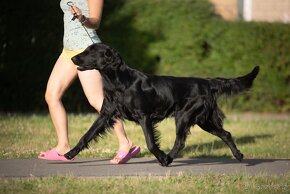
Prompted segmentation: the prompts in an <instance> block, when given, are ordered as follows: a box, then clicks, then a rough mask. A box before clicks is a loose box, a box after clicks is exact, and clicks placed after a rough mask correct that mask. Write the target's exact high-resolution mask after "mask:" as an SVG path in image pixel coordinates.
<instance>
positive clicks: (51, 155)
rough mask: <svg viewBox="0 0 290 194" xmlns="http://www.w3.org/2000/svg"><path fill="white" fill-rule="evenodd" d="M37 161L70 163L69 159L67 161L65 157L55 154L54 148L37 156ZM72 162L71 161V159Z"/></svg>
mask: <svg viewBox="0 0 290 194" xmlns="http://www.w3.org/2000/svg"><path fill="white" fill-rule="evenodd" d="M38 158H39V159H42V160H60V161H71V160H69V159H67V158H66V157H64V156H62V155H59V154H58V153H57V151H56V150H55V148H53V149H51V150H48V151H47V152H41V153H40V154H39V155H38ZM72 160H73V159H72Z"/></svg>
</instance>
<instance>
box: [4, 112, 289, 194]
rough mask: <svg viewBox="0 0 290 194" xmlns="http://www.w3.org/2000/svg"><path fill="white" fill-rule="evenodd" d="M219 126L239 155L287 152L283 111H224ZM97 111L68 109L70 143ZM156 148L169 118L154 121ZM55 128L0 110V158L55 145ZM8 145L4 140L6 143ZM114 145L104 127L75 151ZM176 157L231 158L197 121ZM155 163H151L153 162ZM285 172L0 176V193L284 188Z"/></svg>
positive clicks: (132, 129)
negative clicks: (229, 135) (99, 134)
mask: <svg viewBox="0 0 290 194" xmlns="http://www.w3.org/2000/svg"><path fill="white" fill-rule="evenodd" d="M227 115H228V118H227V119H226V120H225V124H224V127H225V129H226V130H228V131H230V132H231V133H232V136H233V137H234V138H235V141H236V144H237V146H238V148H239V149H240V150H241V152H242V153H243V154H244V155H245V158H257V159H258V158H260V159H265V158H274V159H281V158H284V159H285V158H287V159H289V158H290V152H289V148H290V141H289V139H290V119H289V115H287V114H283V115H281V114H254V113H239V114H238V113H231V114H227ZM96 117H97V115H95V114H69V117H68V119H69V126H70V131H69V132H70V133H69V137H70V143H71V145H74V144H76V142H77V141H78V140H79V138H80V137H81V135H82V134H83V133H84V132H85V131H86V129H87V128H88V127H89V126H90V125H91V123H92V122H93V121H94V119H95V118H96ZM125 128H126V132H127V134H128V136H129V137H130V138H131V139H132V140H133V142H134V143H135V144H136V145H139V146H141V149H142V152H141V154H140V155H139V157H153V155H152V154H151V153H150V152H149V151H148V149H147V148H146V143H145V139H144V136H143V133H142V130H141V128H140V127H139V126H137V125H136V124H134V123H132V122H128V121H126V122H125ZM158 129H159V131H160V133H161V148H162V149H163V150H165V151H166V152H168V151H169V150H170V148H171V147H172V145H173V142H174V138H175V135H174V120H172V119H167V120H165V121H163V122H162V123H160V124H159V125H158ZM55 143H56V141H55V132H54V128H53V125H52V123H51V121H50V118H49V116H48V115H46V114H44V115H38V114H30V115H21V114H2V115H0V145H1V151H0V158H1V159H8V158H19V157H21V158H31V157H34V158H35V157H37V154H38V153H39V151H41V150H46V149H48V148H51V147H53V146H54V145H55ZM7 145H9V146H7ZM116 149H117V141H116V137H115V135H114V133H113V132H112V133H110V134H108V135H107V136H105V137H104V138H103V139H101V140H100V141H99V142H98V143H94V142H93V143H92V144H91V147H90V149H88V150H85V151H83V152H81V154H80V155H79V156H78V157H86V158H93V157H94V158H98V157H113V155H114V153H115V151H116ZM178 157H184V158H196V157H209V158H231V157H232V155H231V152H230V150H229V148H228V147H227V146H226V145H225V144H224V143H223V142H222V141H221V140H220V139H218V138H217V137H214V136H212V135H210V134H208V133H206V132H204V131H202V130H201V129H200V128H198V127H197V126H195V127H193V128H192V129H191V134H190V135H189V136H188V138H187V142H186V147H185V149H184V150H183V151H182V152H181V153H180V154H179V156H178ZM156 165H157V164H156ZM289 191H290V174H287V175H285V176H268V175H265V174H260V175H246V174H236V175H212V174H204V175H196V176H183V175H180V176H175V177H170V176H166V177H109V178H78V177H73V176H71V177H70V176H67V177H63V176H52V177H46V178H29V179H1V180H0V193H40V192H42V193H169V192H170V193H289Z"/></svg>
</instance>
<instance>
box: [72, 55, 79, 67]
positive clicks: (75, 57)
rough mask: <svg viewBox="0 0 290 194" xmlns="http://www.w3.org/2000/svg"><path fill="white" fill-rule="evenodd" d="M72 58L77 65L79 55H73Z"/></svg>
mask: <svg viewBox="0 0 290 194" xmlns="http://www.w3.org/2000/svg"><path fill="white" fill-rule="evenodd" d="M71 60H72V62H73V63H74V64H75V65H77V64H78V57H77V56H74V57H72V58H71Z"/></svg>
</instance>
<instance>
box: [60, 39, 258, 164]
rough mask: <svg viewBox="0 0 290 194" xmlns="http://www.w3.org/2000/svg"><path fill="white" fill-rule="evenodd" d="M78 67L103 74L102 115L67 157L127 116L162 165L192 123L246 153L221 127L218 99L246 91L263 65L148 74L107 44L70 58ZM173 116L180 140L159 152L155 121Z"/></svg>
mask: <svg viewBox="0 0 290 194" xmlns="http://www.w3.org/2000/svg"><path fill="white" fill-rule="evenodd" d="M72 61H73V62H74V63H75V64H76V65H77V66H78V70H80V71H85V70H89V69H97V70H99V71H100V73H101V75H102V77H103V85H104V95H105V96H104V102H103V106H102V109H101V111H100V115H99V117H98V119H97V120H96V121H95V122H94V123H93V125H92V126H91V127H90V128H89V130H88V131H87V132H86V134H85V135H84V136H83V137H82V138H81V139H80V141H79V143H78V144H77V145H76V146H75V147H74V148H73V149H72V150H71V151H69V152H68V153H66V154H65V157H66V158H68V159H72V158H74V157H75V156H76V155H77V154H78V153H79V152H80V151H81V150H83V149H84V148H87V147H88V143H89V142H90V141H91V140H92V139H95V140H97V139H98V137H100V136H102V135H103V134H105V133H106V132H107V130H109V129H110V128H112V126H113V124H114V122H115V119H128V120H130V121H134V122H136V123H137V124H140V125H141V127H142V129H143V132H144V135H145V139H146V143H147V147H148V149H149V150H150V152H151V153H152V154H154V156H155V157H156V158H157V159H158V161H159V162H160V163H161V165H162V166H168V165H169V164H170V163H171V162H172V161H173V158H174V157H175V156H176V154H177V153H178V152H179V151H180V150H181V149H182V148H183V147H184V144H185V140H186V137H187V134H188V133H189V129H190V127H191V126H193V125H195V124H197V125H198V126H200V127H201V128H202V129H203V130H205V131H207V132H209V133H211V134H213V135H216V136H218V137H220V138H221V139H222V140H223V141H224V142H225V143H226V144H227V145H228V146H229V147H230V149H231V151H232V153H233V155H234V156H235V157H236V159H237V160H239V161H241V160H242V159H243V154H242V153H241V152H240V151H239V150H238V149H237V147H236V145H235V143H234V141H233V139H232V137H231V134H230V133H229V132H227V131H225V130H224V129H223V119H224V117H225V116H224V114H223V113H222V111H221V110H220V109H219V108H218V105H217V102H216V100H217V97H219V96H220V95H230V94H238V93H240V92H243V91H246V90H248V89H249V88H250V87H251V86H252V83H253V80H254V79H255V77H256V76H257V74H258V72H259V67H258V66H257V67H255V68H254V69H253V71H252V72H251V73H249V74H247V75H245V76H243V77H238V78H233V79H225V78H213V79H209V78H208V79H202V78H194V77H171V76H156V75H148V74H144V73H142V72H140V71H137V70H135V69H132V68H130V67H128V66H127V65H126V64H125V62H124V61H123V60H122V58H121V56H120V55H119V53H118V52H117V51H116V50H114V49H113V48H111V47H110V46H108V45H105V44H100V43H98V44H93V45H91V46H89V47H88V48H87V49H86V50H85V51H83V52H82V53H80V54H78V55H76V56H75V57H73V58H72ZM170 116H173V117H175V123H176V140H175V143H174V146H173V148H172V150H171V151H170V153H169V154H167V155H166V154H165V153H164V152H163V151H161V150H160V148H159V147H160V146H159V141H158V140H159V138H158V137H159V136H158V133H157V131H156V130H155V127H154V126H155V125H156V124H157V123H158V122H160V121H161V120H163V119H164V118H166V117H170Z"/></svg>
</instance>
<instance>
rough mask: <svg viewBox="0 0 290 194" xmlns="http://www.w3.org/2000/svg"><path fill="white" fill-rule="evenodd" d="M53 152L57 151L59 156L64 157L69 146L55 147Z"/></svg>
mask: <svg viewBox="0 0 290 194" xmlns="http://www.w3.org/2000/svg"><path fill="white" fill-rule="evenodd" d="M55 150H56V151H57V153H58V154H60V155H64V154H66V153H67V152H68V151H70V146H69V145H67V144H66V145H57V146H56V147H55Z"/></svg>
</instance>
